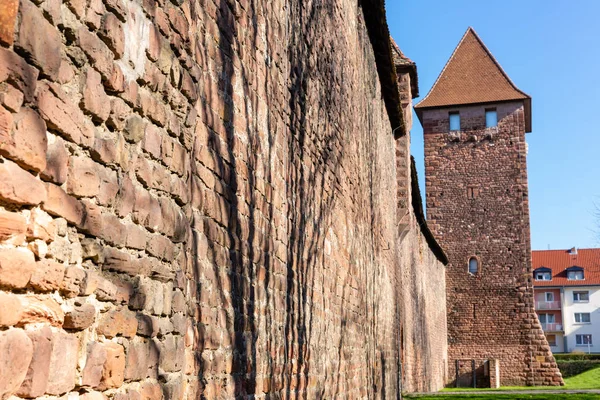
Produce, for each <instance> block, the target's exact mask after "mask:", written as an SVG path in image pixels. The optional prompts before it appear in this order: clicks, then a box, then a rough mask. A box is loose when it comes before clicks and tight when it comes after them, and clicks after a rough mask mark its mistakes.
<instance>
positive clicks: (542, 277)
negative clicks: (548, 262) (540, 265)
mask: <svg viewBox="0 0 600 400" xmlns="http://www.w3.org/2000/svg"><path fill="white" fill-rule="evenodd" d="M535 280H536V281H551V280H552V274H551V273H550V272H545V271H544V272H536V273H535Z"/></svg>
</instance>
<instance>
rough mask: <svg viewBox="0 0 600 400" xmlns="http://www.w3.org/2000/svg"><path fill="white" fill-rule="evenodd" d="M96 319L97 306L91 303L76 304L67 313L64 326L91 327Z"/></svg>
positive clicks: (66, 327)
mask: <svg viewBox="0 0 600 400" xmlns="http://www.w3.org/2000/svg"><path fill="white" fill-rule="evenodd" d="M95 319H96V308H95V307H94V306H93V305H91V304H83V305H81V306H76V307H75V308H74V309H73V310H72V311H69V312H68V313H67V314H66V315H65V322H64V324H63V328H65V329H74V330H82V329H87V328H88V327H90V326H91V325H92V324H93V323H94V321H95Z"/></svg>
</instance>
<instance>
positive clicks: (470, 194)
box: [467, 186, 479, 199]
mask: <svg viewBox="0 0 600 400" xmlns="http://www.w3.org/2000/svg"><path fill="white" fill-rule="evenodd" d="M477 197H479V188H476V187H475V186H468V187H467V198H468V199H475V198H477Z"/></svg>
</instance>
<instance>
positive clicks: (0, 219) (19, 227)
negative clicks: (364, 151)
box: [0, 209, 27, 244]
mask: <svg viewBox="0 0 600 400" xmlns="http://www.w3.org/2000/svg"><path fill="white" fill-rule="evenodd" d="M26 233H27V222H26V221H25V217H24V216H23V215H22V214H18V213H14V212H10V211H6V210H4V209H0V241H2V242H5V241H8V240H11V242H12V243H13V244H21V243H22V242H23V241H24V239H25V234H26Z"/></svg>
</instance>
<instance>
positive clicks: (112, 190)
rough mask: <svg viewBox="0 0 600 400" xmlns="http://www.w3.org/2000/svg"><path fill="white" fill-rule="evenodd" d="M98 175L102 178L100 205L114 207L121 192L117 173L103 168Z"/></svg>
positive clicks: (99, 196) (99, 195)
mask: <svg viewBox="0 0 600 400" xmlns="http://www.w3.org/2000/svg"><path fill="white" fill-rule="evenodd" d="M98 174H99V178H100V191H99V193H98V203H99V204H100V205H103V206H107V205H112V204H113V203H114V201H115V197H116V196H117V193H118V191H119V182H118V180H117V173H116V172H115V171H113V170H111V169H108V168H102V169H100V170H99V173H98Z"/></svg>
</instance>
